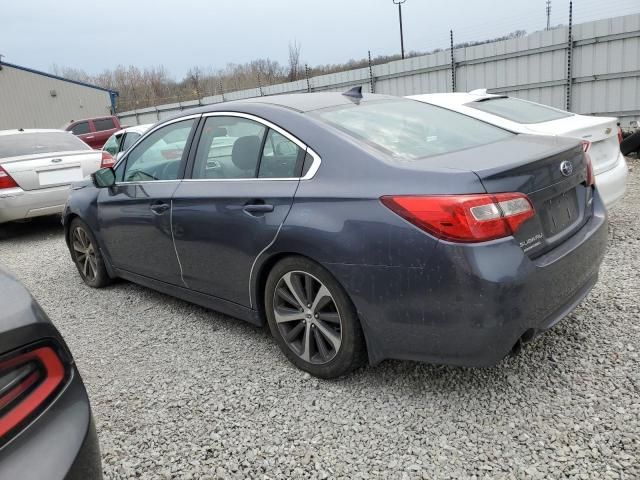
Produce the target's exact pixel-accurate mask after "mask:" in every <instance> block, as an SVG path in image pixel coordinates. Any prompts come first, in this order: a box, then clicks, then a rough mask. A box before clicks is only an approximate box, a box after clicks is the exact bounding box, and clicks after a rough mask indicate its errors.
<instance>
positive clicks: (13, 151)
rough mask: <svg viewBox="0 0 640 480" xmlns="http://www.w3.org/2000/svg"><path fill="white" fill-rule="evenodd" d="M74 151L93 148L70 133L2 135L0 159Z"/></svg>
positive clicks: (0, 136)
mask: <svg viewBox="0 0 640 480" xmlns="http://www.w3.org/2000/svg"><path fill="white" fill-rule="evenodd" d="M73 150H91V147H89V146H88V145H87V144H86V143H84V142H83V141H82V140H80V139H79V138H77V137H76V136H75V135H73V134H72V133H70V132H42V133H36V132H33V133H29V132H28V133H17V134H15V135H0V158H8V157H18V156H21V155H33V154H38V153H53V152H66V151H73Z"/></svg>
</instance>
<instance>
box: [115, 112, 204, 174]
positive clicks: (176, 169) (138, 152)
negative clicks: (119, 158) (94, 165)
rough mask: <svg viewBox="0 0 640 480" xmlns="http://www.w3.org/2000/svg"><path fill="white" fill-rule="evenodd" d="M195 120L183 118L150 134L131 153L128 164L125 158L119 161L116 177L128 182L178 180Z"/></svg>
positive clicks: (127, 159) (128, 156)
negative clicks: (124, 160)
mask: <svg viewBox="0 0 640 480" xmlns="http://www.w3.org/2000/svg"><path fill="white" fill-rule="evenodd" d="M194 122H195V120H193V119H191V120H183V121H181V122H176V123H172V124H170V125H167V126H165V127H162V128H160V129H158V130H156V131H155V132H153V133H152V134H150V135H149V136H148V137H146V138H145V139H144V140H142V142H140V143H139V144H138V145H136V147H135V148H134V149H133V150H131V152H130V153H129V155H127V158H126V165H125V166H124V167H122V164H123V163H124V162H121V164H120V165H118V169H117V172H116V178H118V179H121V180H122V181H125V182H141V181H145V182H148V181H153V180H176V179H177V178H178V175H179V173H180V164H181V162H182V157H183V155H184V153H185V147H186V145H187V140H188V139H189V134H190V133H191V129H192V128H193V125H194ZM121 169H122V170H123V171H122V174H121V175H120V170H121Z"/></svg>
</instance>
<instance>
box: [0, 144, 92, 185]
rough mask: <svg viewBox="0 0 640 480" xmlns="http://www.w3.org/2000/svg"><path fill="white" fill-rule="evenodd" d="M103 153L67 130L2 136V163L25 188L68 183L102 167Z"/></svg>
mask: <svg viewBox="0 0 640 480" xmlns="http://www.w3.org/2000/svg"><path fill="white" fill-rule="evenodd" d="M100 162H101V155H100V153H99V152H94V151H92V150H91V149H90V148H89V147H88V146H87V145H86V144H84V143H83V142H82V141H81V140H79V139H78V138H76V137H75V136H74V135H72V134H71V133H68V132H21V133H16V134H15V135H3V136H1V137H0V165H1V166H2V168H3V169H4V170H5V171H6V172H7V173H8V174H9V175H10V176H11V177H12V178H13V179H14V180H15V181H16V183H17V184H18V186H19V187H20V188H22V189H23V190H39V189H43V188H50V187H58V186H63V185H69V184H71V183H72V182H76V181H79V180H82V179H83V178H85V177H87V176H88V175H90V174H91V173H93V172H95V171H96V170H97V169H98V168H100Z"/></svg>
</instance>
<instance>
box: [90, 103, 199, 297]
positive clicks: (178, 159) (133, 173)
mask: <svg viewBox="0 0 640 480" xmlns="http://www.w3.org/2000/svg"><path fill="white" fill-rule="evenodd" d="M199 117H200V115H192V116H189V117H184V118H182V119H178V120H174V121H172V122H169V123H165V124H164V125H161V126H160V127H159V128H157V129H156V130H154V131H153V132H151V133H150V134H149V135H148V136H147V137H146V138H145V139H144V140H142V141H141V142H140V143H138V144H137V145H136V146H135V148H133V149H132V150H130V151H129V152H128V153H127V155H125V156H124V157H123V159H122V160H121V161H120V162H119V163H118V165H117V167H116V185H115V186H114V187H112V188H109V189H102V190H101V191H100V194H99V195H98V221H99V224H100V231H101V237H102V239H103V241H104V245H105V247H106V249H107V252H108V254H109V256H110V258H111V261H112V262H113V265H114V266H116V267H117V268H120V269H122V270H125V271H127V272H131V273H135V274H138V275H142V276H145V277H149V278H152V279H155V280H161V281H163V282H167V283H171V284H174V285H181V284H182V279H181V272H180V265H179V263H178V259H177V258H176V252H175V249H174V246H173V238H172V237H173V232H172V230H171V198H172V196H173V193H174V191H175V190H176V188H177V187H178V184H179V183H180V179H181V178H182V176H183V173H184V166H185V163H186V159H187V155H188V152H189V147H190V145H191V140H192V137H193V132H194V131H195V125H196V123H197V121H198V119H199Z"/></svg>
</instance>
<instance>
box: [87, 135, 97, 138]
mask: <svg viewBox="0 0 640 480" xmlns="http://www.w3.org/2000/svg"><path fill="white" fill-rule="evenodd" d="M87 138H96V137H95V135H87Z"/></svg>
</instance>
